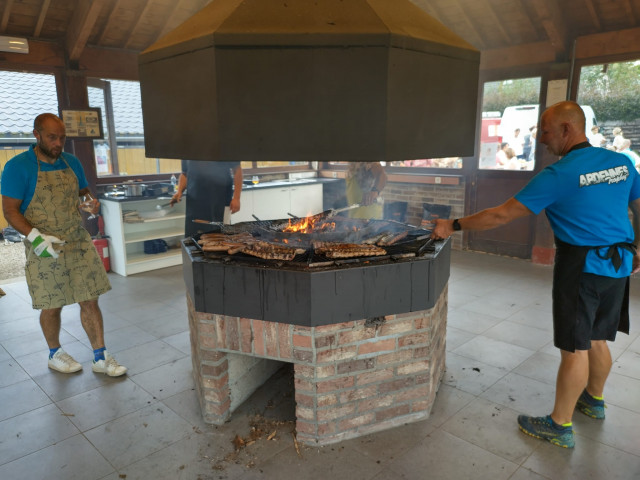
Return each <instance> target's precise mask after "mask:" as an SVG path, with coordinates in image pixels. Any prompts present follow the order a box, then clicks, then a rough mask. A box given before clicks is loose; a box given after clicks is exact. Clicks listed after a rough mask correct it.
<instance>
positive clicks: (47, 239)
mask: <svg viewBox="0 0 640 480" xmlns="http://www.w3.org/2000/svg"><path fill="white" fill-rule="evenodd" d="M27 240H29V241H30V242H31V246H32V247H33V251H34V252H36V255H37V256H39V257H53V258H58V252H56V251H55V249H54V248H53V244H54V243H57V244H60V245H62V244H64V240H60V239H59V238H58V237H54V236H53V235H44V234H42V233H40V230H38V229H37V228H33V229H31V231H30V232H29V235H27Z"/></svg>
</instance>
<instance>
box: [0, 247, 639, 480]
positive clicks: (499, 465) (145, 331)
mask: <svg viewBox="0 0 640 480" xmlns="http://www.w3.org/2000/svg"><path fill="white" fill-rule="evenodd" d="M110 279H111V282H112V285H113V290H112V291H111V292H109V293H108V294H106V295H104V296H103V297H102V298H101V300H100V304H101V306H102V309H103V312H104V314H105V326H106V331H107V333H106V338H107V347H108V348H109V349H110V350H111V351H112V352H114V353H115V354H116V356H117V358H118V360H119V361H120V362H121V363H123V364H125V365H127V366H128V367H129V369H130V370H129V374H128V375H127V376H126V377H123V378H117V379H112V378H106V377H104V376H98V375H95V374H93V373H92V372H91V368H90V359H91V350H90V348H89V346H88V342H87V339H86V336H85V334H84V331H83V330H82V328H81V326H80V320H79V318H78V309H77V307H68V308H65V309H64V310H63V329H64V331H63V335H62V342H63V346H64V348H65V349H66V350H67V351H68V352H69V353H71V354H72V355H74V356H75V357H76V359H77V360H78V361H80V362H82V363H83V364H84V367H85V368H84V371H83V372H81V373H78V374H73V375H62V374H58V373H54V372H51V371H49V370H48V369H47V364H46V353H47V350H46V346H45V343H44V339H43V337H42V334H41V332H40V327H39V324H38V321H37V318H38V317H37V312H34V311H32V310H31V308H30V304H29V301H28V294H27V290H26V285H25V283H24V282H17V283H11V284H6V285H2V288H3V289H4V290H5V291H6V293H7V295H6V296H4V297H1V298H0V479H3V480H18V479H25V480H27V479H28V480H37V479H47V480H52V479H64V480H69V479H81V480H94V479H104V480H118V479H122V478H126V479H127V480H136V479H167V480H169V479H170V480H176V479H186V480H192V479H193V480H195V479H201V480H205V479H253V478H264V479H293V478H296V479H301V478H302V479H326V478H331V479H332V480H340V479H348V480H360V479H363V480H368V479H375V480H387V479H388V480H396V479H425V478H429V479H455V480H459V479H467V478H469V479H476V480H480V479H491V480H494V479H513V480H525V479H528V480H533V479H544V478H548V479H562V480H565V479H574V478H575V479H585V478H593V479H607V480H609V479H636V480H637V479H638V478H640V433H638V432H640V337H639V335H638V332H639V331H640V319H639V318H638V315H639V314H640V280H637V279H634V280H633V281H632V327H634V332H633V333H632V335H631V336H626V335H620V336H619V338H618V341H616V342H615V343H614V344H612V346H611V347H612V348H611V350H612V353H613V356H614V359H615V364H614V367H613V372H612V374H611V376H610V377H609V381H608V384H607V390H606V392H605V395H606V400H607V403H608V407H609V408H608V409H607V418H606V420H605V421H602V422H599V421H596V420H592V419H589V418H587V417H585V416H584V415H581V414H580V413H576V415H575V416H574V426H575V430H576V433H577V439H576V448H575V449H574V450H566V449H561V448H558V447H554V446H552V445H550V444H548V443H545V442H542V441H540V440H536V439H534V438H531V437H528V436H526V435H523V434H522V433H520V432H519V431H518V428H517V426H516V416H517V415H518V413H520V412H524V413H529V414H536V415H542V414H547V413H549V412H550V409H551V406H552V404H553V394H554V382H555V372H556V369H557V365H558V359H559V355H558V352H557V351H556V349H555V348H554V347H553V345H552V343H551V319H550V279H551V269H550V268H549V267H543V266H535V265H531V264H530V263H529V262H526V261H522V260H515V259H508V258H503V257H496V256H489V255H484V254H475V253H469V252H454V253H453V259H452V271H451V279H450V284H449V325H448V335H447V341H448V347H447V350H448V355H447V372H446V376H445V379H444V384H443V385H442V386H441V388H440V391H439V392H438V397H437V400H436V404H435V406H434V409H433V411H432V414H431V417H430V418H429V419H428V420H426V421H423V422H419V423H414V424H410V425H406V426H402V427H398V428H395V429H393V430H388V431H385V432H381V433H377V434H374V435H369V436H367V437H363V438H359V439H355V440H349V441H345V442H342V443H339V444H335V445H332V446H328V447H324V448H307V447H301V448H300V455H298V454H297V452H296V449H295V445H294V441H293V437H292V435H291V430H292V426H293V422H292V420H293V418H294V404H293V400H292V387H291V373H290V370H287V368H284V369H282V370H281V371H280V372H279V373H278V374H276V376H275V377H274V378H273V379H272V380H271V381H269V382H267V384H266V385H265V386H264V387H263V388H262V389H260V390H259V391H258V392H256V394H254V396H253V397H251V398H250V399H249V400H248V401H247V402H246V403H245V404H244V405H243V406H242V407H241V408H240V410H239V411H237V412H236V413H235V414H234V415H233V418H232V419H231V421H230V422H228V423H227V424H225V425H224V426H220V427H213V426H208V425H206V424H204V423H203V422H202V420H201V417H200V412H199V407H198V405H197V399H196V396H195V393H194V390H193V382H192V379H191V360H190V355H189V333H188V329H187V317H186V306H185V299H184V285H183V283H182V277H181V270H180V268H169V269H164V270H159V271H155V272H151V273H146V274H140V275H135V276H132V277H128V278H123V277H120V276H118V275H113V274H110ZM634 317H635V318H634ZM252 421H260V422H261V425H262V428H261V429H258V430H255V431H254V432H253V436H254V437H255V443H250V444H249V445H246V446H244V447H242V448H241V449H240V450H239V451H238V452H237V453H234V448H235V447H234V445H233V444H232V440H233V439H234V437H236V435H239V436H240V437H243V438H245V439H247V438H249V437H250V436H251V434H252V432H251V425H252V424H253V423H252ZM273 431H275V432H276V434H275V436H274V437H273V438H272V439H268V438H269V437H270V434H271V433H272V432H273Z"/></svg>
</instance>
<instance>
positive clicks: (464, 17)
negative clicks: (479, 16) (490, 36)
mask: <svg viewBox="0 0 640 480" xmlns="http://www.w3.org/2000/svg"><path fill="white" fill-rule="evenodd" d="M451 3H453V4H454V5H455V6H456V7H457V8H458V10H459V11H460V18H462V20H464V23H466V25H467V28H468V29H469V31H470V32H471V33H472V34H473V36H474V37H476V38H477V41H476V42H477V43H476V45H475V46H476V47H478V48H480V49H482V48H485V47H486V44H485V42H484V38H483V37H482V35H480V32H478V29H477V28H476V26H475V25H474V24H473V21H472V20H471V19H470V18H469V15H467V12H465V9H464V7H463V6H462V5H460V2H459V0H451ZM471 43H473V42H471Z"/></svg>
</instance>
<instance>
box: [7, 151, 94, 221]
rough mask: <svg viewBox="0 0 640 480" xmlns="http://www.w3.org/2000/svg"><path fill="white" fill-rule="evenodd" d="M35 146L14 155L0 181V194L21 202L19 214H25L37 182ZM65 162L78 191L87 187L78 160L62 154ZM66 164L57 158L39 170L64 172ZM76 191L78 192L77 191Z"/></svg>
mask: <svg viewBox="0 0 640 480" xmlns="http://www.w3.org/2000/svg"><path fill="white" fill-rule="evenodd" d="M33 147H35V145H31V147H29V150H27V151H25V152H22V153H20V154H19V155H16V156H15V157H13V158H12V159H11V160H9V161H8V162H7V164H6V165H5V166H4V170H3V172H2V180H1V181H0V194H2V195H5V196H7V197H11V198H17V199H19V200H22V204H21V205H20V213H22V214H24V212H26V210H27V207H28V206H29V203H31V199H32V198H33V194H34V193H35V191H36V183H37V180H38V161H37V159H36V154H35V152H34V151H33ZM61 156H64V158H65V160H66V161H67V163H68V164H69V166H70V167H71V169H72V170H73V172H74V173H75V174H76V177H77V178H78V189H79V190H82V189H83V188H86V187H88V186H89V183H88V182H87V179H86V177H85V176H84V169H83V168H82V164H81V163H80V160H78V159H77V158H76V157H74V156H73V155H71V154H69V153H63V154H62V155H61ZM65 168H67V164H66V163H65V162H64V160H62V158H58V159H57V160H56V161H55V163H53V164H49V163H47V162H40V170H42V171H43V172H49V171H54V170H64V169H65ZM79 190H78V191H79Z"/></svg>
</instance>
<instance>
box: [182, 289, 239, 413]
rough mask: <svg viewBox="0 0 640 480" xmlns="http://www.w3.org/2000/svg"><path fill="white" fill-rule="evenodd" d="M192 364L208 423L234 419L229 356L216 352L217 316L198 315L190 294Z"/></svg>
mask: <svg viewBox="0 0 640 480" xmlns="http://www.w3.org/2000/svg"><path fill="white" fill-rule="evenodd" d="M187 304H188V309H187V310H188V312H189V330H190V333H191V362H192V364H193V377H194V382H195V384H196V391H197V392H198V400H199V401H200V408H201V410H202V417H203V419H204V421H205V422H207V423H213V424H215V425H222V424H223V423H224V422H226V421H227V420H228V419H229V417H230V416H231V390H230V389H229V361H228V359H227V354H226V353H224V352H221V351H219V350H216V349H215V348H214V345H215V343H216V342H215V338H216V337H215V334H216V324H215V319H214V317H216V315H213V314H210V313H202V312H196V311H195V309H194V307H193V303H192V301H191V298H190V297H189V295H187Z"/></svg>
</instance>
